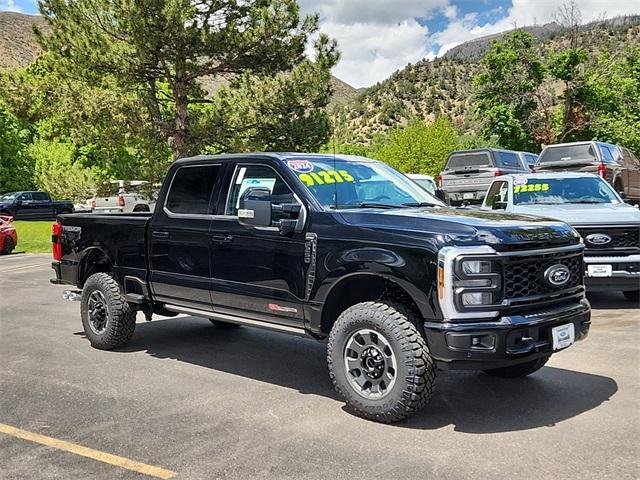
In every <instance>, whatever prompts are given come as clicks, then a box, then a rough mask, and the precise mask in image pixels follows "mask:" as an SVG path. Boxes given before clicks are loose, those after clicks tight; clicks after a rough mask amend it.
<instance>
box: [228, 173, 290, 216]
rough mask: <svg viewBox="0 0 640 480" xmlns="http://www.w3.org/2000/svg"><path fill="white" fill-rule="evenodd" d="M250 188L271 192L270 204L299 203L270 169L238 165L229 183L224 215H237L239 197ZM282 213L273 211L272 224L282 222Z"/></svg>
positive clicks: (278, 176)
mask: <svg viewBox="0 0 640 480" xmlns="http://www.w3.org/2000/svg"><path fill="white" fill-rule="evenodd" d="M251 187H264V188H267V189H269V191H270V192H271V204H272V205H282V204H285V203H288V204H291V203H299V202H298V201H297V200H296V198H295V196H294V194H293V191H292V190H291V189H290V188H289V186H288V185H287V184H286V183H285V181H284V180H283V179H282V177H281V176H280V175H279V174H278V173H277V172H276V171H275V170H274V169H273V168H271V167H269V166H266V165H242V164H240V165H238V167H237V168H236V172H235V175H234V178H233V182H232V183H231V189H230V191H229V196H228V199H227V206H226V209H225V214H226V215H233V216H236V215H238V208H239V207H240V197H241V196H242V194H243V193H244V192H246V191H247V189H249V188H251ZM282 215H283V214H282V212H277V211H274V212H272V214H271V219H272V220H273V221H274V222H278V221H279V220H282Z"/></svg>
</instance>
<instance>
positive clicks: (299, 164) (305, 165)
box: [287, 160, 313, 173]
mask: <svg viewBox="0 0 640 480" xmlns="http://www.w3.org/2000/svg"><path fill="white" fill-rule="evenodd" d="M287 165H288V166H289V168H290V169H291V170H293V171H294V172H298V173H309V172H313V163H311V162H310V161H309V160H287Z"/></svg>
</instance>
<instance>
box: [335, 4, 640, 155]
mask: <svg viewBox="0 0 640 480" xmlns="http://www.w3.org/2000/svg"><path fill="white" fill-rule="evenodd" d="M567 5H570V4H567ZM577 15H579V12H577ZM562 21H563V20H562V19H558V23H553V24H549V25H545V26H538V27H526V28H523V29H518V30H516V31H517V32H522V33H525V34H526V35H525V36H527V37H530V38H531V41H530V43H531V45H530V47H531V50H532V54H533V55H534V56H535V57H536V58H539V59H540V63H541V65H542V64H545V67H544V69H545V72H544V74H543V77H544V78H542V79H541V85H540V86H541V89H544V90H545V92H546V93H545V95H546V96H548V97H549V98H545V99H544V100H543V101H544V102H547V101H548V102H551V103H552V105H548V107H549V108H550V109H551V108H553V107H556V106H557V102H561V101H562V98H561V97H562V95H563V92H564V91H565V89H566V87H567V83H566V82H565V81H564V80H563V79H562V78H560V77H559V76H558V75H562V74H561V73H559V72H557V71H556V72H555V73H553V72H552V69H551V67H550V69H546V62H547V60H549V59H551V58H553V57H555V56H557V55H559V54H561V53H562V52H565V51H566V50H567V49H570V48H573V49H576V48H579V49H580V55H583V56H584V58H583V59H582V60H581V61H580V65H579V66H577V68H578V70H580V71H585V70H593V69H594V68H595V67H596V66H597V64H599V63H600V66H601V67H604V65H602V61H603V60H602V59H603V58H604V57H606V56H607V55H609V53H608V52H610V53H611V55H613V57H615V58H613V60H615V59H616V58H618V57H619V56H620V55H623V52H628V51H629V49H631V48H633V47H634V46H635V45H637V44H638V41H639V40H640V17H638V16H635V17H623V18H614V19H609V20H601V21H597V22H593V23H590V24H587V25H581V24H579V23H578V25H577V28H576V29H574V30H572V28H571V25H568V24H566V23H567V22H570V21H571V20H570V19H565V25H563V24H562ZM511 33H513V32H506V33H502V34H499V35H494V36H491V37H485V38H482V39H477V40H474V41H471V42H467V43H465V44H462V45H460V46H458V47H456V48H454V49H452V50H451V51H450V52H448V54H446V55H444V56H443V57H441V58H437V59H435V60H426V59H425V60H422V61H420V62H417V63H415V64H411V65H407V66H406V67H405V68H404V69H402V70H400V71H397V72H395V73H394V74H393V75H391V77H390V78H388V79H387V80H385V81H383V82H380V83H378V84H376V85H374V86H372V87H370V88H368V89H367V90H366V91H364V92H362V93H361V94H360V95H359V96H358V97H357V98H356V99H355V100H354V101H352V102H350V103H348V104H346V105H344V106H342V107H340V108H337V109H335V111H334V116H335V122H336V125H337V128H336V131H337V132H338V134H339V141H340V142H342V143H355V144H361V145H370V144H372V143H373V142H375V140H376V138H377V137H379V136H380V135H385V134H386V133H387V132H389V131H390V130H392V129H394V128H399V127H402V126H403V125H407V124H409V123H411V122H414V121H417V120H423V121H426V122H432V121H433V120H434V119H435V118H436V116H438V115H444V116H447V117H449V118H450V119H451V120H452V122H453V124H454V125H455V127H456V128H457V129H459V130H460V131H462V132H467V133H480V132H481V131H482V130H483V125H482V121H481V118H480V117H482V116H483V115H478V114H477V111H478V108H479V102H478V99H477V98H476V93H477V89H476V88H475V87H474V80H475V79H476V77H477V76H478V75H479V74H480V73H481V72H482V71H484V70H485V67H486V65H485V64H483V58H484V56H485V55H486V53H487V52H488V51H489V49H490V48H491V46H492V44H494V43H495V42H500V41H502V40H504V39H505V38H507V37H508V36H509V35H510V34H511ZM572 38H573V40H572ZM549 140H550V138H548V136H547V138H544V139H542V138H541V139H539V141H538V140H537V141H535V142H534V143H535V144H536V145H541V144H542V143H545V142H548V141H549ZM531 148H533V147H531Z"/></svg>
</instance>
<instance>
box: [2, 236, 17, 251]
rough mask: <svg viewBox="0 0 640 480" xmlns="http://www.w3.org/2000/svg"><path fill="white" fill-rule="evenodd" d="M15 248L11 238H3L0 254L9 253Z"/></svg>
mask: <svg viewBox="0 0 640 480" xmlns="http://www.w3.org/2000/svg"><path fill="white" fill-rule="evenodd" d="M14 248H16V244H15V243H14V242H13V238H11V237H7V238H5V239H4V245H3V246H2V252H1V253H2V254H3V255H9V254H10V253H11V252H13V249H14Z"/></svg>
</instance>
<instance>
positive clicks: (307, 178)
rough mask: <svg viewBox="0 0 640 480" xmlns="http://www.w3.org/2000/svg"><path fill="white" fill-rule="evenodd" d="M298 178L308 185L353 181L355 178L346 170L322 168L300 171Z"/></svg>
mask: <svg viewBox="0 0 640 480" xmlns="http://www.w3.org/2000/svg"><path fill="white" fill-rule="evenodd" d="M298 178H300V180H302V182H303V183H304V184H305V185H306V186H307V187H313V186H314V185H324V184H332V183H345V182H346V183H353V182H355V179H354V178H353V177H352V176H351V175H350V174H349V172H347V171H346V170H320V171H318V172H311V173H300V174H299V175H298Z"/></svg>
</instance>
